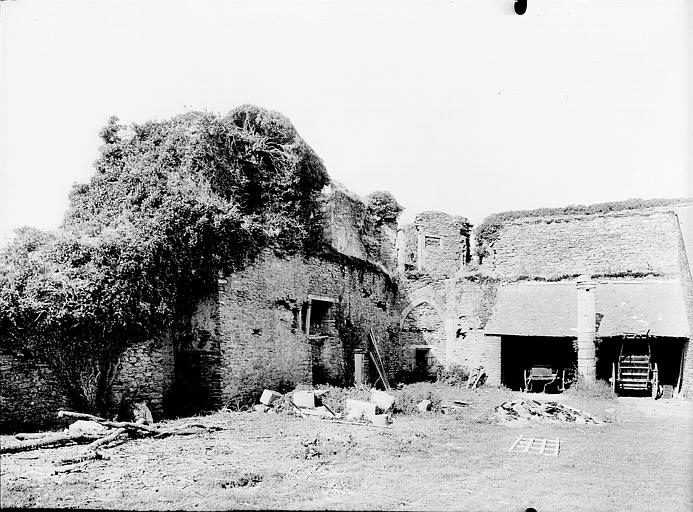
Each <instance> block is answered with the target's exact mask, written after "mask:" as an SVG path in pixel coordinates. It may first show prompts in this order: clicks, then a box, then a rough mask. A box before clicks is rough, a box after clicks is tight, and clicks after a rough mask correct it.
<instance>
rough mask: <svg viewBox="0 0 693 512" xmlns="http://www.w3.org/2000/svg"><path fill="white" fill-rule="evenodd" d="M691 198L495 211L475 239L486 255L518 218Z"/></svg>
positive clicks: (671, 202)
mask: <svg viewBox="0 0 693 512" xmlns="http://www.w3.org/2000/svg"><path fill="white" fill-rule="evenodd" d="M691 200H692V199H691V198H678V199H627V200H626V201H614V202H608V203H597V204H591V205H588V206H584V205H569V206H564V207H560V208H537V209H536V210H516V211H507V212H501V213H494V214H492V215H489V216H488V217H486V218H485V219H484V220H483V221H482V222H481V224H479V225H478V226H477V227H476V230H475V233H474V235H475V239H476V245H477V254H478V255H479V256H482V257H483V256H484V255H485V253H486V252H487V250H488V247H489V246H490V245H492V244H493V243H494V242H496V241H497V240H498V238H499V236H500V231H501V229H502V228H503V225H504V224H506V223H508V222H511V221H513V220H516V219H522V218H531V217H558V216H561V215H595V214H604V213H609V212H618V211H624V210H642V209H644V208H653V207H656V206H672V205H676V204H679V203H683V202H690V201H691Z"/></svg>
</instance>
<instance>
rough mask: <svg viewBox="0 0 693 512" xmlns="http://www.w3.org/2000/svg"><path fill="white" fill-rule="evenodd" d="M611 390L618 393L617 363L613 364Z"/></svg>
mask: <svg viewBox="0 0 693 512" xmlns="http://www.w3.org/2000/svg"><path fill="white" fill-rule="evenodd" d="M611 390H612V391H613V392H614V393H616V363H611Z"/></svg>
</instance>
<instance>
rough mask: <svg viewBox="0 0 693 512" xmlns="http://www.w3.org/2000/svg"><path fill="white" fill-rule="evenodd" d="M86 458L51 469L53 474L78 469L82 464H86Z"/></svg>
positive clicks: (80, 468)
mask: <svg viewBox="0 0 693 512" xmlns="http://www.w3.org/2000/svg"><path fill="white" fill-rule="evenodd" d="M87 462H89V461H88V460H85V461H83V462H76V463H75V464H68V465H66V466H61V467H58V468H55V469H54V470H53V474H54V475H59V474H61V473H70V472H71V471H80V470H82V468H84V466H86V465H87Z"/></svg>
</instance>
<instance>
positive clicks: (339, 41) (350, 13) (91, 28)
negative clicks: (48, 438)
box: [0, 0, 693, 241]
mask: <svg viewBox="0 0 693 512" xmlns="http://www.w3.org/2000/svg"><path fill="white" fill-rule="evenodd" d="M513 3H514V0H483V1H482V0H478V1H476V0H468V1H460V0H458V1H447V2H443V1H432V2H431V1H428V2H426V1H423V0H418V1H415V2H402V1H398V2H384V1H380V2H375V1H369V2H354V1H343V2H329V1H320V2H317V1H316V2H313V1H304V2H298V1H276V2H268V1H252V2H251V1H236V2H221V1H219V2H201V1H190V2H130V1H90V2H61V1H55V0H53V1H50V2H30V1H26V0H18V1H9V2H8V1H5V2H2V3H1V4H0V30H1V35H0V43H1V44H2V48H1V50H0V52H1V53H0V57H1V59H2V60H1V62H0V73H1V75H0V87H1V92H0V144H1V145H0V241H2V240H3V238H5V239H6V237H7V234H8V233H10V232H11V231H12V230H13V229H14V228H16V227H19V226H23V225H33V226H36V227H41V228H54V227H56V226H57V225H58V224H59V223H60V221H61V220H62V215H63V212H64V210H65V208H66V206H67V194H68V192H69V190H70V188H71V185H72V183H73V182H76V181H86V180H87V178H88V177H89V175H90V174H91V173H92V167H91V165H92V162H93V161H94V159H95V158H96V157H97V148H98V146H99V139H98V130H99V128H100V127H101V126H102V125H103V124H104V123H105V122H106V120H107V119H108V117H109V116H110V115H112V114H115V115H117V116H118V117H120V119H121V120H122V121H124V122H127V123H130V122H142V121H145V120H147V119H161V118H165V117H169V116H172V115H174V114H176V113H179V112H182V111H184V110H186V109H190V108H192V109H205V110H211V111H214V112H218V113H226V112H227V111H229V110H230V109H231V108H233V107H235V106H237V105H240V104H242V103H255V104H258V105H261V106H264V107H268V108H271V109H275V110H279V111H280V112H282V113H284V114H285V115H287V116H288V117H289V118H290V119H291V120H292V121H293V123H294V124H295V126H296V127H297V129H298V130H299V132H300V133H301V135H302V136H303V137H304V138H305V139H306V140H307V141H308V143H309V144H311V145H312V146H313V148H314V149H315V150H316V151H317V152H318V154H319V155H320V156H321V157H322V158H323V159H324V161H325V163H326V165H327V168H328V170H329V172H330V174H331V176H332V177H333V178H334V179H336V180H338V181H341V182H342V183H344V184H345V185H346V186H347V187H349V188H351V189H352V190H354V191H356V192H357V193H360V194H366V193H368V192H370V191H373V190H379V189H387V190H390V191H391V192H392V193H393V194H394V195H395V196H396V197H397V199H398V200H399V201H400V202H401V203H402V204H403V205H404V206H405V207H406V208H407V210H406V212H405V217H404V219H405V220H410V219H412V218H413V216H414V215H415V214H416V213H417V212H419V211H422V210H431V209H435V210H443V211H447V212H449V213H454V214H460V215H464V216H466V217H468V218H469V219H470V221H471V222H472V223H474V224H477V223H478V222H480V221H481V220H482V219H483V217H485V216H486V215H488V214H489V213H492V212H498V211H503V210H510V209H525V208H537V207H541V206H562V205H567V204H576V203H582V204H588V203H594V202H602V201H612V200H622V199H627V198H630V197H642V198H653V197H679V196H693V190H692V189H691V186H692V182H691V180H690V179H689V173H690V163H691V161H693V160H691V157H690V154H689V151H690V142H691V132H690V126H689V125H688V119H689V118H690V117H691V112H693V109H692V108H691V103H690V102H689V93H690V91H689V89H690V84H691V81H692V80H693V75H691V74H689V73H690V70H689V69H687V56H688V53H689V52H690V51H691V43H690V41H691V40H693V36H692V34H693V29H692V27H693V25H692V23H691V21H692V18H691V9H689V8H687V7H686V5H685V1H683V0H681V1H676V0H667V1H648V0H628V1H610V0H596V1H590V0H566V1H561V0H529V1H528V4H529V5H528V9H527V13H526V14H525V15H524V16H517V15H515V14H514V12H513Z"/></svg>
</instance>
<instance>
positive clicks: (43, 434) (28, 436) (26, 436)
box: [14, 432, 53, 441]
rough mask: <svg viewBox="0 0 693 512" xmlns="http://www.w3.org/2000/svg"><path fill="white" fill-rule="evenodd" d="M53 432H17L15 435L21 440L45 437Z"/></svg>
mask: <svg viewBox="0 0 693 512" xmlns="http://www.w3.org/2000/svg"><path fill="white" fill-rule="evenodd" d="M52 434H53V432H36V433H33V432H32V433H27V434H24V433H20V434H15V435H14V437H15V439H19V440H20V441H28V440H30V439H43V438H44V437H46V436H50V435H52Z"/></svg>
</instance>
